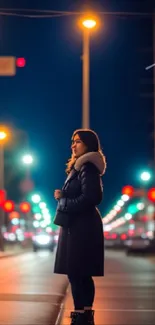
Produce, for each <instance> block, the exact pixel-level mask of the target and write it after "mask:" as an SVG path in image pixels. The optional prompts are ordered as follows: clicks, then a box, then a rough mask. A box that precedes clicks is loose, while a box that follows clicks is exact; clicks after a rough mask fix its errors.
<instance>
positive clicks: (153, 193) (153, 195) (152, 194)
mask: <svg viewBox="0 0 155 325" xmlns="http://www.w3.org/2000/svg"><path fill="white" fill-rule="evenodd" d="M147 197H148V199H149V200H150V201H152V202H154V203H155V187H154V188H151V189H150V190H149V191H148V193H147Z"/></svg>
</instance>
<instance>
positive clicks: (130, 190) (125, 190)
mask: <svg viewBox="0 0 155 325" xmlns="http://www.w3.org/2000/svg"><path fill="white" fill-rule="evenodd" d="M133 193H134V188H133V187H132V186H131V185H127V186H124V187H123V188H122V194H126V195H128V196H132V195H133Z"/></svg>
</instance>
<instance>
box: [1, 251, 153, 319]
mask: <svg viewBox="0 0 155 325" xmlns="http://www.w3.org/2000/svg"><path fill="white" fill-rule="evenodd" d="M53 262H54V255H53V254H52V253H49V252H48V251H47V252H38V253H33V252H32V253H25V254H24V255H19V256H16V257H15V256H14V257H8V258H3V259H0V325H54V324H55V321H56V318H57V315H58V313H59V310H60V307H61V305H62V299H63V298H64V294H65V290H66V284H67V283H66V277H65V276H58V275H54V274H53ZM95 282H96V299H95V306H94V307H95V310H96V316H95V318H96V325H98V324H100V325H140V324H141V325H144V324H146V325H149V324H152V325H153V324H154V323H155V259H154V258H142V257H137V256H135V257H132V256H129V257H127V256H126V255H125V254H124V253H123V252H113V251H107V252H106V260H105V277H104V278H98V279H97V278H96V279H95ZM72 308H73V306H72V299H71V296H70V295H68V297H67V300H66V304H65V314H64V319H63V321H62V324H70V319H69V318H68V316H69V313H70V310H71V309H72Z"/></svg>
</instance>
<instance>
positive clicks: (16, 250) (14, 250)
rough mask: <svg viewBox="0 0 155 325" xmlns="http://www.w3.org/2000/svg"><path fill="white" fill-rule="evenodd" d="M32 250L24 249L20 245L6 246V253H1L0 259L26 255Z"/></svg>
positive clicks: (29, 248)
mask: <svg viewBox="0 0 155 325" xmlns="http://www.w3.org/2000/svg"><path fill="white" fill-rule="evenodd" d="M30 250H31V247H30V246H28V247H22V246H20V245H14V244H12V245H5V247H4V252H2V251H0V258H6V257H11V256H15V255H19V254H24V253H26V252H28V251H30Z"/></svg>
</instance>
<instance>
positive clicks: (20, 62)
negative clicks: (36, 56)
mask: <svg viewBox="0 0 155 325" xmlns="http://www.w3.org/2000/svg"><path fill="white" fill-rule="evenodd" d="M25 65H26V60H25V59H24V58H17V59H16V66H17V67H18V68H24V67H25Z"/></svg>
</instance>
